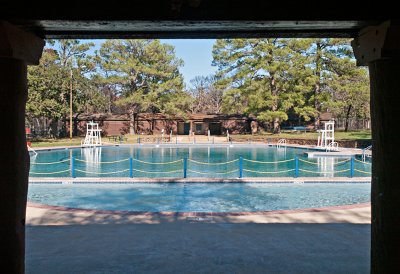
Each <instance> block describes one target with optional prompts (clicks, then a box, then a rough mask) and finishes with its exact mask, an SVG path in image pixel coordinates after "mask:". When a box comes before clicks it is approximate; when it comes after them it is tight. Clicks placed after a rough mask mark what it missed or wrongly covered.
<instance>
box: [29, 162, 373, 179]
mask: <svg viewBox="0 0 400 274" xmlns="http://www.w3.org/2000/svg"><path fill="white" fill-rule="evenodd" d="M356 163H357V165H358V166H361V167H362V168H357V167H356ZM370 164H371V163H369V162H363V161H361V160H358V159H356V158H355V157H351V158H349V159H346V160H342V161H338V162H333V161H332V162H330V164H329V167H328V168H327V166H326V162H325V163H324V162H321V161H317V162H315V161H310V160H305V159H302V158H299V157H294V158H291V159H284V160H279V161H269V162H268V161H258V160H252V159H246V158H243V157H239V158H238V159H234V160H230V161H226V162H201V161H197V160H194V159H189V158H187V157H184V158H182V159H178V160H174V161H168V162H149V161H143V160H140V159H135V158H132V157H130V158H126V159H121V160H116V161H107V162H101V161H99V162H96V161H87V160H84V159H79V158H75V157H71V158H69V159H65V160H61V161H56V162H36V161H33V162H32V163H31V165H32V166H38V167H37V168H35V169H34V171H30V175H34V176H37V177H41V176H45V177H46V176H51V175H56V176H60V175H64V176H63V177H66V176H70V177H72V178H76V177H86V175H89V176H93V175H95V176H99V177H102V176H104V177H109V175H117V174H118V177H128V176H129V177H131V178H133V177H141V176H142V175H147V176H148V177H154V176H156V177H162V176H164V177H168V176H171V175H174V177H183V178H187V177H196V176H198V175H200V177H204V176H207V177H215V176H223V177H224V178H244V177H245V175H246V177H274V176H280V175H282V176H281V177H294V178H297V177H300V176H301V175H302V176H309V175H312V174H313V175H315V176H327V175H329V176H334V175H337V174H338V175H340V176H344V177H354V176H355V175H358V176H360V175H361V176H368V175H371V172H370V170H368V168H369V166H367V165H370ZM102 165H106V166H108V167H107V168H106V169H108V170H107V171H105V172H104V171H98V170H96V169H99V167H102ZM110 165H112V166H110ZM40 167H46V169H47V171H40ZM366 167H368V168H367V169H366ZM116 168H120V169H118V170H116ZM36 169H39V171H37V170H36ZM49 169H50V171H49ZM356 173H357V174H356ZM191 175H194V176H191ZM60 177H61V176H60Z"/></svg>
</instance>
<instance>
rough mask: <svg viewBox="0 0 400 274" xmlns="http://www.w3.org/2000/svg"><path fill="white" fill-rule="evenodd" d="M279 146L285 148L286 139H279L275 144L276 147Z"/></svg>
mask: <svg viewBox="0 0 400 274" xmlns="http://www.w3.org/2000/svg"><path fill="white" fill-rule="evenodd" d="M281 146H285V147H286V139H279V141H278V143H277V144H276V147H281Z"/></svg>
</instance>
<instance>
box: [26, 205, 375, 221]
mask: <svg viewBox="0 0 400 274" xmlns="http://www.w3.org/2000/svg"><path fill="white" fill-rule="evenodd" d="M27 207H31V208H40V209H48V210H55V211H62V212H69V213H91V214H109V215H124V216H175V217H205V216H216V217H217V216H221V217H224V216H249V215H262V216H267V215H285V214H296V213H318V212H327V211H336V210H349V209H357V208H366V207H371V203H370V202H368V203H358V204H351V205H338V206H327V207H317V208H299V209H285V210H264V211H236V212H196V211H188V212H174V211H157V212H151V211H130V210H100V209H84V208H72V207H64V206H54V205H47V204H41V203H34V202H29V201H28V202H27Z"/></svg>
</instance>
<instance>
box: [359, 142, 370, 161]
mask: <svg viewBox="0 0 400 274" xmlns="http://www.w3.org/2000/svg"><path fill="white" fill-rule="evenodd" d="M367 151H371V154H367ZM367 157H369V158H370V157H372V145H370V146H367V147H366V148H364V149H363V150H362V155H361V158H362V161H363V162H364V163H365V160H366V158H367Z"/></svg>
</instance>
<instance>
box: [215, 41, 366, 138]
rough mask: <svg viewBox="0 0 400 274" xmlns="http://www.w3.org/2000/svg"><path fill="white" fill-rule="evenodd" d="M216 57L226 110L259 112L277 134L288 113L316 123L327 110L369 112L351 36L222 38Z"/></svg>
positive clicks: (349, 114) (339, 113) (347, 114)
mask: <svg viewBox="0 0 400 274" xmlns="http://www.w3.org/2000/svg"><path fill="white" fill-rule="evenodd" d="M213 57H214V61H213V64H214V65H216V66H217V67H218V72H217V79H218V81H217V82H216V86H217V88H218V89H221V90H223V91H224V96H223V103H222V105H223V111H224V112H226V113H244V114H247V115H254V116H255V117H257V119H258V120H259V121H264V122H269V123H271V124H272V130H273V131H274V132H278V131H279V128H280V123H281V122H282V121H286V120H287V119H288V114H294V116H296V117H298V118H299V119H301V120H304V121H310V120H311V119H314V120H315V121H316V124H318V116H319V114H320V113H321V112H324V111H331V112H333V113H335V114H336V115H337V116H342V117H346V118H350V117H362V118H367V117H368V116H369V87H368V74H367V71H366V70H365V69H363V68H358V67H356V64H355V61H354V58H353V53H352V50H351V47H350V45H349V40H346V39H226V40H217V42H216V44H215V45H214V50H213Z"/></svg>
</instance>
